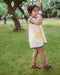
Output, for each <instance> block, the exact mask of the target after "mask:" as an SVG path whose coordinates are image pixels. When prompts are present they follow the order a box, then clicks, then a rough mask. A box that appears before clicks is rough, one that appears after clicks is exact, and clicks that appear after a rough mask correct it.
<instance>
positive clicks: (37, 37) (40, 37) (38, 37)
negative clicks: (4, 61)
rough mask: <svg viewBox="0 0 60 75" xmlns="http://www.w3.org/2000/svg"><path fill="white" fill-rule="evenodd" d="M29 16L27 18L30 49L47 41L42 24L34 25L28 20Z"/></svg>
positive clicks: (41, 45) (38, 46)
mask: <svg viewBox="0 0 60 75" xmlns="http://www.w3.org/2000/svg"><path fill="white" fill-rule="evenodd" d="M31 18H32V17H30V18H29V19H28V23H29V44H30V49H34V48H40V47H43V46H44V44H46V43H47V40H46V37H45V34H44V31H43V28H42V25H35V24H34V23H32V22H30V20H31Z"/></svg>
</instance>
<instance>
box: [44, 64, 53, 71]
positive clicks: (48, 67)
mask: <svg viewBox="0 0 60 75" xmlns="http://www.w3.org/2000/svg"><path fill="white" fill-rule="evenodd" d="M50 68H52V66H51V65H49V64H46V65H43V70H48V69H50Z"/></svg>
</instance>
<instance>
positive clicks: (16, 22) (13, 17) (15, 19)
mask: <svg viewBox="0 0 60 75" xmlns="http://www.w3.org/2000/svg"><path fill="white" fill-rule="evenodd" d="M12 19H13V21H14V24H15V27H16V29H15V30H14V31H21V25H20V22H19V20H18V19H17V17H16V15H15V13H14V14H13V16H12Z"/></svg>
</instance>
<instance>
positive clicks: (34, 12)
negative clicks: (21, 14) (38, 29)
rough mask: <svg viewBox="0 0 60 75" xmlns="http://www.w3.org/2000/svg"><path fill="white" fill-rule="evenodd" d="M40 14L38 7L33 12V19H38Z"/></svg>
mask: <svg viewBox="0 0 60 75" xmlns="http://www.w3.org/2000/svg"><path fill="white" fill-rule="evenodd" d="M38 14H39V8H38V7H34V9H33V10H32V12H31V14H30V15H31V16H32V17H36V16H37V15H38Z"/></svg>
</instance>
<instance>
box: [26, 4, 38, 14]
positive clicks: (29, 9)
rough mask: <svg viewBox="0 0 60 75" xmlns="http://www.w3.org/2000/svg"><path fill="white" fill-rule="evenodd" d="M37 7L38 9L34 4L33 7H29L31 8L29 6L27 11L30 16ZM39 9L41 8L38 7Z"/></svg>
mask: <svg viewBox="0 0 60 75" xmlns="http://www.w3.org/2000/svg"><path fill="white" fill-rule="evenodd" d="M35 7H38V5H36V4H33V5H29V6H28V8H27V10H28V13H29V15H30V14H31V12H32V10H33V9H34V8H35ZM38 8H39V7H38Z"/></svg>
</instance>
